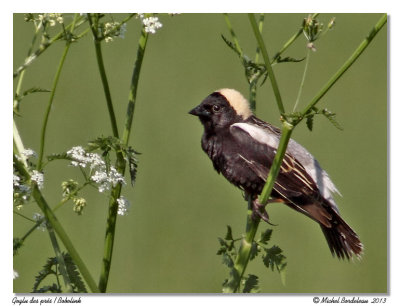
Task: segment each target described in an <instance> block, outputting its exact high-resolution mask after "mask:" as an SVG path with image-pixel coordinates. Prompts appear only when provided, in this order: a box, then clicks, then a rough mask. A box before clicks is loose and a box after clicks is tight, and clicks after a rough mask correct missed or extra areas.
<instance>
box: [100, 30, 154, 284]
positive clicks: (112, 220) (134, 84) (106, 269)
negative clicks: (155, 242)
mask: <svg viewBox="0 0 400 306" xmlns="http://www.w3.org/2000/svg"><path fill="white" fill-rule="evenodd" d="M147 39H148V34H147V33H146V32H145V31H144V28H142V34H141V37H140V39H139V46H138V51H137V56H136V62H135V65H134V69H133V74H132V79H131V85H130V91H129V101H128V107H127V111H126V119H125V126H124V131H123V135H122V143H123V144H124V145H128V142H129V136H130V133H131V128H132V122H133V114H134V111H135V103H136V94H137V89H138V83H139V76H140V69H141V66H142V62H143V58H144V54H145V50H146V45H147ZM125 168H126V162H125V159H124V158H118V157H117V164H116V169H117V171H118V172H119V173H121V174H124V173H125ZM121 188H122V185H121V184H117V186H115V187H114V188H113V189H112V191H111V199H110V203H109V209H108V217H107V228H106V236H105V240H104V255H103V261H102V267H101V273H100V280H99V289H100V291H101V292H106V290H107V284H108V278H109V274H110V268H111V260H112V254H113V246H114V238H115V228H116V222H117V212H118V202H117V199H118V198H119V197H120V195H121Z"/></svg>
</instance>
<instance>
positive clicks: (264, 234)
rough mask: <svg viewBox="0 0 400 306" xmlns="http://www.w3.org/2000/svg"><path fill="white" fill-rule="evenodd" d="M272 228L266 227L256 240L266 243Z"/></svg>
mask: <svg viewBox="0 0 400 306" xmlns="http://www.w3.org/2000/svg"><path fill="white" fill-rule="evenodd" d="M271 235H272V229H270V228H267V229H266V230H265V231H264V232H262V233H261V237H260V239H259V240H258V241H259V242H261V243H264V244H268V241H269V240H270V239H271Z"/></svg>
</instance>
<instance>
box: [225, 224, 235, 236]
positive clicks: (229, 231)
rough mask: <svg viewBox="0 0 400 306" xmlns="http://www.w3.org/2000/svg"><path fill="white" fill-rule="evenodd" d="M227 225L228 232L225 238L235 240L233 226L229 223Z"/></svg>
mask: <svg viewBox="0 0 400 306" xmlns="http://www.w3.org/2000/svg"><path fill="white" fill-rule="evenodd" d="M226 227H227V233H226V235H225V240H233V237H232V228H231V227H230V226H229V225H227V226H226Z"/></svg>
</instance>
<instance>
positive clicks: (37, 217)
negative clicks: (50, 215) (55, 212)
mask: <svg viewBox="0 0 400 306" xmlns="http://www.w3.org/2000/svg"><path fill="white" fill-rule="evenodd" d="M32 219H33V220H35V221H36V222H38V223H39V222H42V221H43V220H44V216H43V215H41V214H39V213H34V214H33V217H32ZM37 229H38V230H41V231H43V232H44V231H45V230H46V222H42V223H40V225H39V226H38V228H37Z"/></svg>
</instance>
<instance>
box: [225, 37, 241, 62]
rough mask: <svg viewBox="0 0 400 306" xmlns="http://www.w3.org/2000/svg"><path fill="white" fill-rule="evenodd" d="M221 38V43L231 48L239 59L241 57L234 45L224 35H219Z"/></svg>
mask: <svg viewBox="0 0 400 306" xmlns="http://www.w3.org/2000/svg"><path fill="white" fill-rule="evenodd" d="M221 37H222V39H223V41H224V42H225V43H226V45H227V46H228V47H229V48H231V49H232V50H233V51H234V52H235V53H236V54H237V55H238V56H239V57H241V54H240V51H239V50H238V49H237V48H236V46H235V44H234V43H233V42H231V41H229V40H228V39H227V38H226V37H225V36H224V35H222V34H221Z"/></svg>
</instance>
